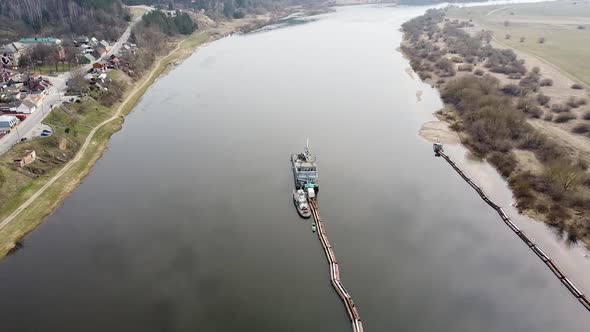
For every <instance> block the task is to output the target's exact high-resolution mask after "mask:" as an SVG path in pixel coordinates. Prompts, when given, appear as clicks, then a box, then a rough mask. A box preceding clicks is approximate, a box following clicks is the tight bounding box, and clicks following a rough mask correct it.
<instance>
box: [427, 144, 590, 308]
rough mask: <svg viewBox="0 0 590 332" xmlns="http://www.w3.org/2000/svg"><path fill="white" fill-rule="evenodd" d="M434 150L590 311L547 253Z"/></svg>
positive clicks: (572, 284)
mask: <svg viewBox="0 0 590 332" xmlns="http://www.w3.org/2000/svg"><path fill="white" fill-rule="evenodd" d="M435 152H436V154H437V155H438V156H440V157H442V158H443V159H444V160H446V161H447V163H449V165H451V167H452V168H453V169H454V170H455V171H456V172H457V173H458V174H459V175H460V176H461V177H462V178H463V180H465V182H467V183H468V184H469V185H470V186H471V187H472V188H473V189H475V191H476V192H477V193H478V194H479V196H480V197H481V199H483V201H484V202H486V203H487V204H488V205H489V206H490V207H492V209H494V210H496V212H497V213H498V214H499V215H500V218H502V221H504V223H505V224H506V226H508V227H509V228H510V229H511V230H512V232H514V233H515V234H516V235H517V236H518V237H519V238H520V239H521V240H522V242H524V243H525V244H526V245H527V247H529V249H531V250H532V251H533V252H534V253H535V255H537V257H539V259H541V261H542V262H543V263H545V265H547V267H548V268H549V270H551V272H553V274H554V275H555V276H556V277H557V279H559V281H561V283H562V284H563V285H564V286H565V288H566V289H567V290H568V291H569V292H570V293H571V294H572V295H573V296H574V297H575V298H576V299H577V300H578V301H579V302H580V303H581V304H582V305H583V306H584V308H586V310H588V311H589V312H590V300H589V299H588V297H586V295H584V294H583V293H582V292H580V290H579V289H578V288H577V287H576V286H575V285H574V283H572V282H571V281H570V280H569V279H568V278H567V277H566V276H565V274H563V272H561V270H560V269H559V267H558V266H557V264H555V262H553V261H552V260H551V258H549V256H547V254H545V252H543V250H541V248H539V246H537V245H536V244H535V243H534V242H533V241H532V240H531V239H530V238H529V237H528V235H526V234H525V232H524V231H522V230H521V229H520V228H518V226H516V225H515V224H514V222H512V220H510V218H508V215H506V212H504V210H503V209H502V208H501V207H500V206H498V205H497V204H496V203H494V202H493V201H492V200H491V199H490V198H489V197H488V195H486V193H485V192H484V191H483V190H482V189H481V188H480V187H479V186H478V185H476V184H475V182H473V181H472V180H471V179H470V178H469V177H468V176H467V175H465V173H464V172H463V171H462V170H461V169H460V168H459V166H457V164H455V162H453V161H452V160H451V158H450V157H449V156H447V155H446V154H445V153H444V152H442V150H439V151H436V150H435Z"/></svg>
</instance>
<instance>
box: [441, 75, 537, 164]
mask: <svg viewBox="0 0 590 332" xmlns="http://www.w3.org/2000/svg"><path fill="white" fill-rule="evenodd" d="M498 85H499V81H498V80H497V79H495V78H494V77H491V76H483V77H477V76H471V75H467V76H461V77H458V78H455V79H452V80H450V81H449V82H448V83H447V84H446V86H445V88H444V89H443V90H442V91H441V96H442V98H443V100H444V101H445V102H446V103H449V104H453V105H454V106H455V109H456V110H457V113H458V115H459V116H460V117H461V118H462V119H463V126H464V128H465V131H466V132H467V133H468V134H469V136H470V138H471V139H470V140H469V141H468V144H469V145H470V146H471V147H472V148H473V149H474V151H475V152H476V153H479V154H485V153H486V152H489V151H498V152H507V151H509V150H510V149H511V148H512V147H513V145H514V142H516V141H518V140H520V139H521V138H522V137H523V136H524V135H525V134H526V133H527V132H530V131H532V130H533V129H532V127H531V126H530V125H529V124H528V123H527V122H526V119H525V117H524V114H523V113H522V112H517V111H516V110H515V107H514V105H513V103H512V101H511V99H510V98H508V97H506V96H504V95H503V94H502V93H501V91H499V89H498Z"/></svg>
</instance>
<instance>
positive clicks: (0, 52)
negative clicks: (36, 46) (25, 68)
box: [0, 42, 29, 68]
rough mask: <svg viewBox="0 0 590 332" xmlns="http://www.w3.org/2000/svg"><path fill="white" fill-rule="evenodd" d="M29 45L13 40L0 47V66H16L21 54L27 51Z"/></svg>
mask: <svg viewBox="0 0 590 332" xmlns="http://www.w3.org/2000/svg"><path fill="white" fill-rule="evenodd" d="M28 49H29V46H27V45H25V44H23V43H19V42H14V43H10V44H6V45H3V46H2V47H0V67H4V68H10V67H16V66H18V63H19V61H20V58H21V56H22V55H23V54H24V53H26V52H27V50H28Z"/></svg>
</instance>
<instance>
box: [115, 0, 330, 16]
mask: <svg viewBox="0 0 590 332" xmlns="http://www.w3.org/2000/svg"><path fill="white" fill-rule="evenodd" d="M321 2H322V0H123V3H125V4H126V5H160V6H162V7H163V8H164V9H168V8H169V7H170V8H174V9H184V8H186V9H195V10H201V9H202V10H204V11H205V13H206V14H207V15H208V16H209V17H213V18H223V17H225V18H241V17H243V16H244V15H246V14H257V13H260V14H262V13H265V12H268V11H269V10H276V9H280V8H284V7H286V6H290V5H301V4H309V3H321Z"/></svg>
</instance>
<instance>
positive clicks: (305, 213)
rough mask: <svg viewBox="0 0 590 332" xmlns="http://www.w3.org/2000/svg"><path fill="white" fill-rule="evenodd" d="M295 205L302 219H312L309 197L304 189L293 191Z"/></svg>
mask: <svg viewBox="0 0 590 332" xmlns="http://www.w3.org/2000/svg"><path fill="white" fill-rule="evenodd" d="M293 203H294V204H295V208H296V209H297V213H299V215H300V216H301V218H305V219H309V217H311V210H310V209H309V204H308V203H307V197H306V196H305V191H303V189H299V190H293Z"/></svg>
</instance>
